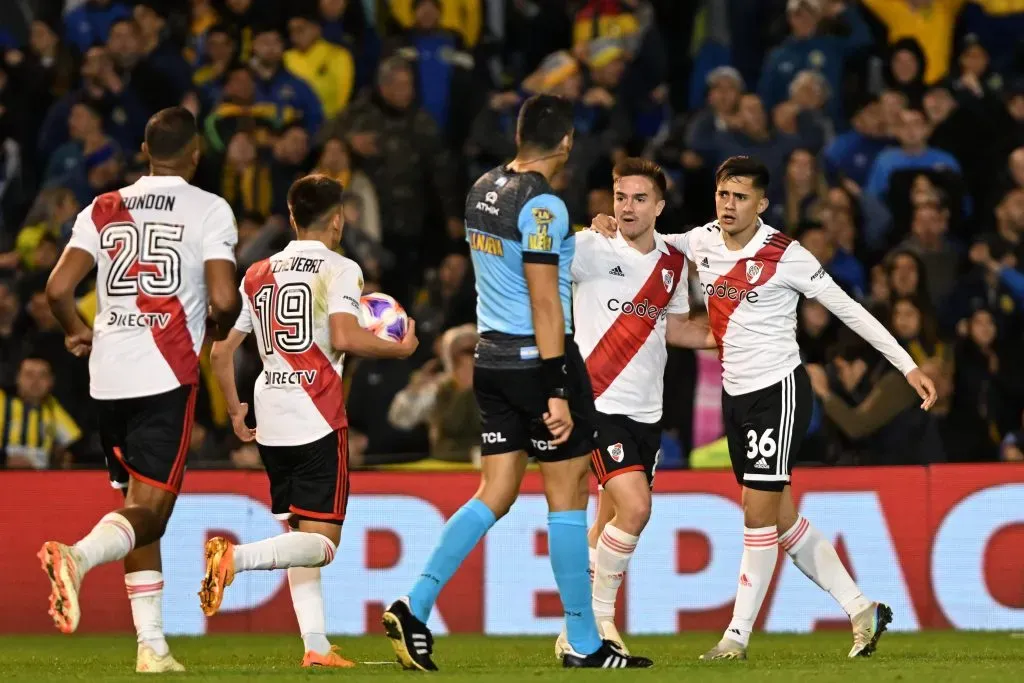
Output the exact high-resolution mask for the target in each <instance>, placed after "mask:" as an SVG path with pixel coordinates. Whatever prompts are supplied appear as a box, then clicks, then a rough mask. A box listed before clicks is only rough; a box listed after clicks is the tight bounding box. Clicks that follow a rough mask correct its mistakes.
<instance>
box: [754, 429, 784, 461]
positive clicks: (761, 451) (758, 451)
mask: <svg viewBox="0 0 1024 683" xmlns="http://www.w3.org/2000/svg"><path fill="white" fill-rule="evenodd" d="M774 431H775V430H774V429H772V428H771V427H769V428H768V429H766V430H764V433H763V434H761V438H760V439H758V438H757V432H755V431H754V430H753V429H749V430H747V457H748V458H750V459H751V460H753V459H754V458H756V457H757V456H758V455H761V456H764V457H765V458H770V457H772V456H773V455H775V450H776V448H777V446H776V445H775V439H773V438H772V432H774Z"/></svg>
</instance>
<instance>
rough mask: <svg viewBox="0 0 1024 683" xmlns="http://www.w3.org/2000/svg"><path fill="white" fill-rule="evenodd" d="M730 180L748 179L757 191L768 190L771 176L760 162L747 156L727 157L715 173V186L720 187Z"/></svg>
mask: <svg viewBox="0 0 1024 683" xmlns="http://www.w3.org/2000/svg"><path fill="white" fill-rule="evenodd" d="M732 178H750V181H751V183H752V184H753V186H754V187H755V188H757V189H758V190H762V191H764V190H766V189H768V183H769V182H771V179H772V175H771V173H770V172H769V171H768V167H767V166H765V165H764V164H763V163H762V162H761V161H760V160H758V159H755V158H754V157H748V156H735V157H729V158H728V159H726V160H725V161H723V162H722V165H721V166H719V167H718V170H717V171H715V184H716V185H720V184H722V183H724V182H725V181H726V180H731V179H732Z"/></svg>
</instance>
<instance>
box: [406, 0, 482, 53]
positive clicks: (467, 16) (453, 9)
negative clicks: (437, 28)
mask: <svg viewBox="0 0 1024 683" xmlns="http://www.w3.org/2000/svg"><path fill="white" fill-rule="evenodd" d="M480 3H481V0H441V28H446V29H448V30H449V31H454V32H456V33H458V34H459V35H460V36H462V41H463V43H465V44H466V46H467V47H469V48H472V47H474V46H475V45H476V43H477V41H478V40H480V29H481V27H482V25H483V12H482V11H481V8H480ZM388 4H389V5H390V6H391V16H393V17H394V18H395V21H397V22H398V24H399V25H400V26H401V27H402V28H404V29H409V28H412V25H413V23H415V20H416V13H415V11H414V5H415V4H416V3H415V2H414V0H389V3H388Z"/></svg>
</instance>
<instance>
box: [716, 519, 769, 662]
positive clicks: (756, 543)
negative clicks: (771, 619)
mask: <svg viewBox="0 0 1024 683" xmlns="http://www.w3.org/2000/svg"><path fill="white" fill-rule="evenodd" d="M778 559H779V532H778V530H777V529H776V528H775V527H774V526H766V527H761V528H760V529H749V528H747V527H744V528H743V559H742V560H740V580H739V587H738V588H737V589H736V604H735V605H734V606H733V608H732V621H730V622H729V627H728V628H727V629H726V630H725V637H726V638H730V639H732V640H735V641H736V642H738V643H739V644H740V645H743V646H744V647H746V646H747V643H749V642H750V632H751V631H752V630H754V622H755V621H756V620H757V613H758V612H760V611H761V603H762V602H764V596H765V594H766V593H767V592H768V586H769V585H770V584H771V582H772V574H774V573H775V563H776V562H778Z"/></svg>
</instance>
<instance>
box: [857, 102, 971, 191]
mask: <svg viewBox="0 0 1024 683" xmlns="http://www.w3.org/2000/svg"><path fill="white" fill-rule="evenodd" d="M930 134H931V127H930V126H929V124H928V119H927V116H926V115H925V113H924V112H923V111H921V110H920V109H907V110H905V111H904V112H903V113H902V114H900V126H899V128H898V129H897V132H896V136H897V138H898V139H899V143H900V146H899V147H889V148H887V149H885V150H883V151H882V153H881V154H879V155H878V157H877V158H876V159H875V163H874V164H873V165H872V166H871V173H870V174H869V175H868V182H867V185H866V186H865V188H864V190H865V191H866V192H868V193H870V194H872V195H874V196H875V197H878V198H883V197H884V196H885V195H886V193H887V192H888V191H889V178H890V176H891V175H892V174H893V173H895V172H896V171H901V170H914V169H942V168H945V169H950V170H953V171H955V172H956V173H960V162H958V161H957V160H956V158H954V157H953V155H951V154H950V153H949V152H945V151H943V150H941V149H936V148H934V147H929V146H928V136H929V135H930Z"/></svg>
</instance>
